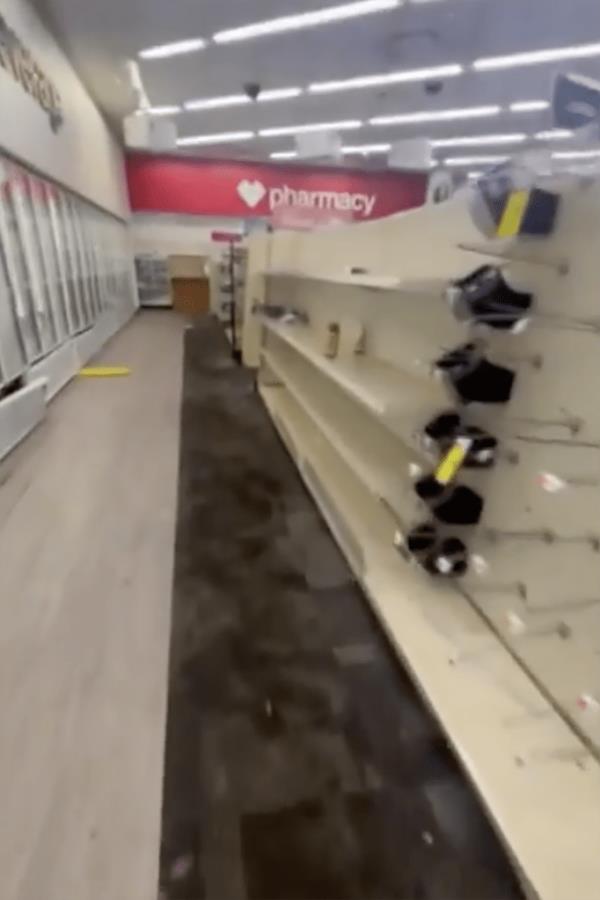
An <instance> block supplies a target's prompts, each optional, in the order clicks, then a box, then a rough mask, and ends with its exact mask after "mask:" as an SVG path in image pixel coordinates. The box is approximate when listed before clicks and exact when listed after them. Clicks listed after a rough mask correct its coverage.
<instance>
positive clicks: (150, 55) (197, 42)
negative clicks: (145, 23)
mask: <svg viewBox="0 0 600 900" xmlns="http://www.w3.org/2000/svg"><path fill="white" fill-rule="evenodd" d="M205 47H206V41H205V40H203V38H189V39H188V40H185V41H175V43H173V44H160V46H158V47H148V48H147V49H146V50H140V52H139V53H138V56H139V57H140V58H141V59H167V58H168V57H169V56H183V54H184V53H196V52H197V51H198V50H204V48H205Z"/></svg>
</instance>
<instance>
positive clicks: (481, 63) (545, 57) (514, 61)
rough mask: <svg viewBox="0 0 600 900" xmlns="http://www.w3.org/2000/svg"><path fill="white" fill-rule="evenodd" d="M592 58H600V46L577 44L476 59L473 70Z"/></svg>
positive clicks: (481, 70)
mask: <svg viewBox="0 0 600 900" xmlns="http://www.w3.org/2000/svg"><path fill="white" fill-rule="evenodd" d="M591 56H600V44H576V45H574V46H572V47H554V48H552V49H551V50H531V51H529V52H527V53H512V54H510V55H509V56H488V57H484V58H483V59H476V60H475V62H474V63H473V68H474V69H475V70H476V71H478V72H486V71H490V70H491V69H512V68H513V67H514V66H536V65H540V64H542V63H551V62H561V61H562V60H565V59H586V58H588V57H591Z"/></svg>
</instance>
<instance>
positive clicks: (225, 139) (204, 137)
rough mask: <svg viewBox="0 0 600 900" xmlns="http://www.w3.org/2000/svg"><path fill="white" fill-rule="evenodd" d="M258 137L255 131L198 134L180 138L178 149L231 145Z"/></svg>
mask: <svg viewBox="0 0 600 900" xmlns="http://www.w3.org/2000/svg"><path fill="white" fill-rule="evenodd" d="M254 137H256V135H255V133H254V132H253V131H224V132H222V133H221V134H198V135H195V136H192V137H183V138H179V140H178V141H177V146H178V147H194V146H196V145H199V144H230V143H232V142H234V141H249V140H251V139H252V138H254Z"/></svg>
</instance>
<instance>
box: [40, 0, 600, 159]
mask: <svg viewBox="0 0 600 900" xmlns="http://www.w3.org/2000/svg"><path fill="white" fill-rule="evenodd" d="M341 2H344V0H325V2H324V0H244V2H243V3H241V2H240V0H214V2H208V0H205V2H201V0H170V2H164V0H102V2H93V0H87V2H82V0H35V3H36V5H37V6H38V8H39V9H40V10H41V11H42V13H43V14H44V16H45V18H46V19H47V20H49V22H50V25H51V27H52V30H53V31H54V32H55V33H56V34H57V35H58V37H59V40H60V41H61V42H62V44H63V46H64V47H65V48H66V50H67V52H68V53H69V55H70V57H71V59H72V60H73V62H74V64H75V66H76V68H77V69H78V71H79V72H80V74H81V75H82V77H83V79H84V80H85V82H86V84H87V85H88V87H89V89H90V91H91V93H92V94H93V96H94V97H95V99H96V100H97V102H98V103H99V105H100V106H101V108H102V109H103V110H104V111H105V113H106V114H107V116H108V117H109V118H110V119H111V121H113V122H114V123H115V125H120V122H121V120H122V118H123V117H124V116H125V115H126V114H127V113H129V112H131V111H132V108H133V94H132V91H131V88H130V82H129V77H128V75H127V68H126V61H127V60H128V59H138V61H139V64H140V70H141V75H142V79H143V83H144V86H145V88H146V92H147V94H148V97H149V99H150V102H151V104H152V105H153V106H164V105H168V106H170V105H178V106H183V104H184V103H185V102H186V101H189V100H192V99H196V98H213V97H218V96H224V95H231V94H240V93H243V90H244V88H243V86H244V85H245V84H247V83H248V82H255V83H257V84H260V85H261V87H262V89H263V90H264V91H266V90H271V89H277V88H302V89H303V93H302V94H301V95H300V96H298V97H296V98H294V99H286V100H281V101H277V102H269V103H258V104H256V103H248V104H247V105H239V106H231V107H227V108H221V109H218V108H217V109H210V110H203V111H184V112H182V113H181V114H178V115H177V116H176V121H177V125H178V129H179V135H180V137H186V136H195V135H213V134H220V133H223V132H232V131H233V132H240V131H242V132H243V131H251V132H258V131H259V130H263V129H270V128H278V127H285V126H295V125H305V124H312V123H322V122H338V121H341V120H349V119H350V120H358V121H359V122H362V123H365V124H363V125H362V126H361V127H360V128H358V129H353V130H349V131H348V132H347V133H345V134H344V143H347V144H351V145H364V144H367V145H369V144H381V143H388V142H394V141H397V140H400V139H402V138H408V137H421V136H423V137H428V138H432V139H444V138H455V137H464V136H480V135H487V134H492V135H498V134H514V133H527V134H528V135H529V134H530V135H533V134H535V133H537V132H539V131H541V130H544V129H548V128H550V127H551V126H552V122H551V116H550V112H549V111H535V112H530V113H523V112H520V113H514V112H513V113H511V112H510V111H509V109H508V107H509V105H510V104H511V103H515V102H519V101H529V100H544V99H546V100H547V99H548V98H549V97H550V92H551V84H552V79H553V76H554V74H555V73H556V72H557V71H575V72H580V73H584V74H588V75H591V76H592V77H600V50H599V53H598V56H595V57H592V58H589V59H579V60H574V61H569V62H562V63H560V64H558V65H557V64H543V65H527V66H519V67H516V68H507V69H500V70H492V71H474V70H473V69H472V67H471V64H472V63H473V61H474V60H476V59H479V58H482V57H491V56H499V55H506V54H513V53H519V52H525V51H531V50H538V49H547V48H554V47H565V46H569V45H580V44H590V43H592V42H599V43H600V12H599V11H598V0H501V2H499V0H404V2H403V3H402V4H401V5H400V6H398V7H396V8H394V9H392V10H389V11H386V12H378V13H375V14H371V15H365V16H362V17H360V18H355V19H352V20H348V21H345V22H337V23H332V24H328V25H324V26H320V27H314V28H310V29H305V30H298V31H291V32H287V33H282V34H275V35H271V36H267V37H260V38H256V39H252V40H247V41H243V42H238V43H231V44H224V45H220V44H216V43H214V42H213V41H212V40H211V38H212V36H213V35H214V34H215V33H217V32H220V31H222V30H223V29H229V28H234V27H236V26H241V25H247V24H249V23H254V22H259V21H263V20H268V19H272V18H275V17H279V16H283V15H288V14H297V13H302V12H307V11H314V10H322V9H323V8H324V7H326V6H334V5H336V4H339V3H341ZM346 2H347V0H346ZM191 37H202V38H205V39H206V40H207V41H208V45H207V47H206V48H205V49H203V50H201V51H199V52H195V53H190V54H188V55H183V56H174V57H170V58H165V59H155V60H143V59H139V57H138V54H139V52H140V51H142V50H143V49H145V48H148V47H152V46H156V45H162V44H166V43H169V42H173V41H179V40H182V39H186V38H191ZM447 64H455V65H461V66H464V67H465V71H464V73H463V74H461V75H459V76H457V77H450V78H444V79H440V80H439V81H435V80H434V84H433V86H432V85H431V83H430V82H427V83H423V82H418V83H409V84H392V85H388V86H375V87H370V88H362V89H354V90H346V91H338V92H331V93H322V94H313V93H309V92H308V86H309V85H310V84H313V83H315V82H325V81H333V80H341V79H348V78H352V77H356V76H364V75H371V74H381V73H390V72H398V71H403V70H412V69H417V68H418V69H420V68H424V67H436V66H442V65H447ZM485 105H492V106H495V105H500V106H501V107H502V112H501V113H500V114H497V115H494V116H491V117H483V118H477V119H471V120H461V121H448V122H437V123H418V124H394V125H385V126H382V125H380V126H375V125H371V124H369V120H371V119H373V118H376V117H380V116H388V115H396V114H403V113H411V112H421V111H442V110H448V109H457V108H465V107H470V106H485ZM293 147H294V138H293V136H287V135H286V136H277V137H275V136H273V137H256V138H253V139H250V140H245V141H241V142H236V143H223V144H211V145H209V146H200V147H194V148H185V150H184V149H183V148H182V152H187V153H189V152H194V153H198V154H201V155H205V156H206V155H212V156H214V155H219V156H229V157H236V158H240V157H241V158H251V159H265V158H269V156H270V154H271V153H273V152H281V151H284V152H285V151H289V150H292V149H293ZM512 149H513V148H512V147H508V148H507V147H506V146H504V147H500V146H498V147H496V146H494V145H493V144H490V145H488V146H484V147H478V146H473V147H469V149H468V154H469V155H480V154H482V153H485V154H489V153H507V152H510V151H512ZM436 153H437V156H438V157H440V158H442V157H443V158H446V157H449V156H457V155H461V156H464V155H466V153H465V149H464V148H460V149H459V148H447V149H446V148H444V149H442V148H440V149H439V150H437V151H436ZM346 159H347V160H348V161H349V162H351V163H352V164H353V165H356V164H357V162H359V163H361V164H362V163H363V161H365V158H363V157H356V156H351V155H349V156H347V157H346ZM385 159H386V157H385V155H377V154H374V155H373V156H372V157H370V158H369V160H368V164H370V165H383V164H385Z"/></svg>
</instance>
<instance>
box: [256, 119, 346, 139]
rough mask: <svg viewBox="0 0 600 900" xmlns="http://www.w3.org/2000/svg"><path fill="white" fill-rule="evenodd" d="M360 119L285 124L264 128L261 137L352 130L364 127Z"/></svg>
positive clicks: (260, 133)
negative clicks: (278, 126) (279, 126)
mask: <svg viewBox="0 0 600 900" xmlns="http://www.w3.org/2000/svg"><path fill="white" fill-rule="evenodd" d="M362 124H363V123H362V122H360V121H359V120H358V119H347V120H344V121H342V122H316V123H315V124H313V125H285V126H283V127H282V128H263V129H262V130H261V131H259V132H258V133H259V135H260V136H261V137H283V136H284V135H287V134H292V135H293V134H309V133H310V132H311V131H352V130H353V129H356V128H362Z"/></svg>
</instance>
